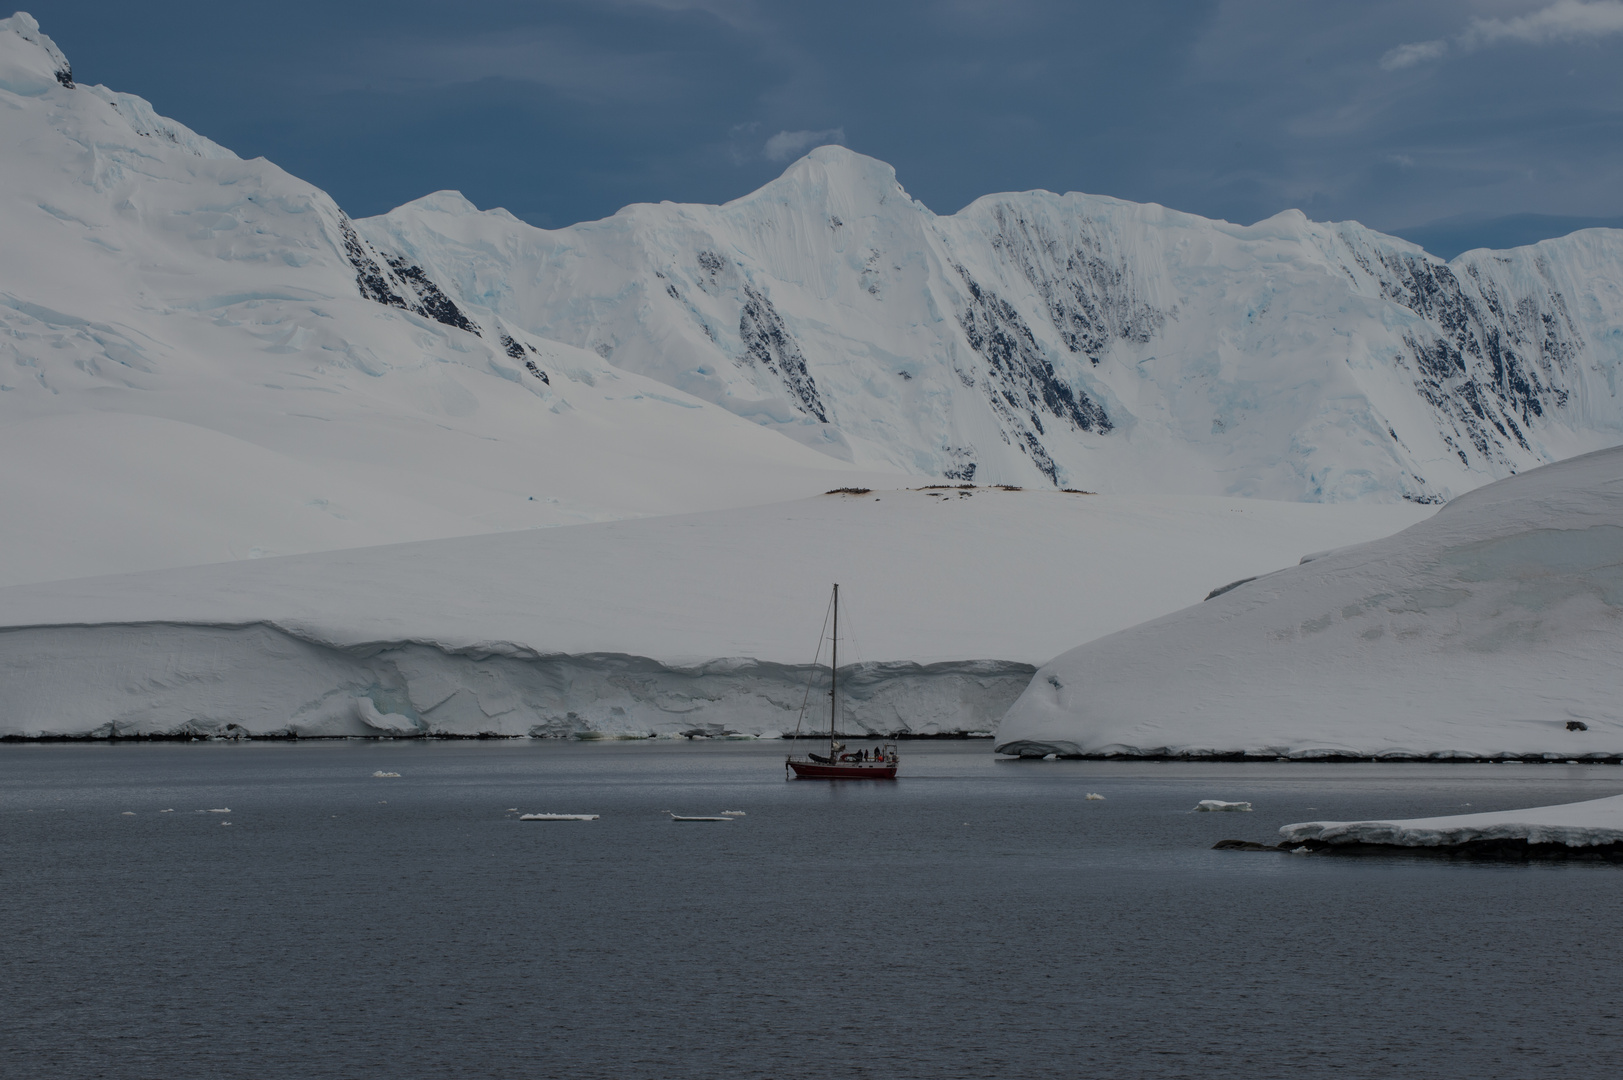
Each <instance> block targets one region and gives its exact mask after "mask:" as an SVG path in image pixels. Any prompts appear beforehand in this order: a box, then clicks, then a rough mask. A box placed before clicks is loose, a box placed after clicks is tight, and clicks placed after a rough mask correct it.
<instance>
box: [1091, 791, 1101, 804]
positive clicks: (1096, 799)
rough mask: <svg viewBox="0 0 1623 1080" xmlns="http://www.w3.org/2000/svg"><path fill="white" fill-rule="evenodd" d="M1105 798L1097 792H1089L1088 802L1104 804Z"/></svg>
mask: <svg viewBox="0 0 1623 1080" xmlns="http://www.w3.org/2000/svg"><path fill="white" fill-rule="evenodd" d="M1104 801H1105V797H1104V796H1103V795H1101V794H1099V793H1098V792H1097V791H1090V792H1088V802H1104Z"/></svg>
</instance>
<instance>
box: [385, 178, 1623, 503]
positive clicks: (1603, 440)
mask: <svg viewBox="0 0 1623 1080" xmlns="http://www.w3.org/2000/svg"><path fill="white" fill-rule="evenodd" d="M357 228H358V230H359V231H360V233H361V234H362V235H363V236H365V237H366V238H367V239H368V240H370V241H371V243H372V244H373V245H374V246H375V247H376V248H377V249H378V250H380V251H384V252H388V253H389V257H390V258H394V259H399V260H402V261H406V262H410V263H411V264H413V265H417V266H421V267H423V268H424V269H425V270H426V271H427V273H428V274H429V276H430V277H432V278H433V279H434V280H435V281H437V282H439V283H440V284H441V286H442V287H443V288H444V289H445V290H446V292H447V293H448V294H449V295H451V296H453V297H455V298H456V299H457V300H458V301H459V302H464V303H469V304H477V305H479V306H481V307H484V308H487V309H489V310H492V311H495V312H498V313H500V315H501V316H502V317H503V318H504V319H506V320H508V321H509V322H510V323H512V324H513V325H516V326H522V327H524V328H525V329H527V330H530V331H532V332H534V333H536V334H539V335H542V336H545V337H547V338H551V339H555V340H559V341H564V342H568V343H570V344H572V345H576V346H579V347H581V348H585V349H591V350H594V351H596V352H597V353H599V354H600V355H602V356H604V357H607V358H609V359H611V360H612V362H613V363H614V364H615V365H616V366H617V367H621V368H624V369H627V370H631V371H636V372H639V373H641V374H644V375H648V376H650V377H652V378H655V379H658V380H660V381H661V382H664V383H667V384H669V385H671V386H674V387H677V388H680V389H682V390H684V391H687V392H688V393H691V394H693V395H695V396H696V397H700V398H704V399H705V400H708V401H712V402H715V403H717V404H719V405H722V406H724V407H726V408H728V409H730V410H732V411H733V412H735V413H737V414H738V415H740V416H743V417H748V418H750V419H753V420H757V421H759V422H761V423H763V424H767V425H769V426H771V427H773V428H775V429H777V430H780V431H783V432H784V433H785V434H788V435H790V436H791V437H793V438H796V439H799V440H801V441H803V442H805V443H807V444H808V445H812V446H816V447H819V448H821V449H824V450H826V451H827V452H829V453H831V454H835V455H837V456H840V457H843V458H846V459H848V460H852V461H855V462H857V463H860V464H864V465H869V466H872V467H888V468H899V469H903V470H906V471H909V472H914V473H927V474H931V475H936V476H943V477H949V478H960V479H966V480H967V479H976V480H981V481H1006V482H1013V483H1033V482H1036V483H1052V484H1054V485H1057V486H1080V487H1085V488H1089V489H1100V490H1118V491H1126V490H1145V489H1150V490H1158V491H1185V492H1198V493H1205V494H1232V495H1247V496H1258V497H1264V498H1277V499H1308V500H1323V501H1338V500H1349V499H1370V498H1373V499H1385V500H1393V499H1397V498H1400V497H1401V498H1407V499H1411V500H1417V501H1421V502H1442V501H1443V500H1444V499H1445V498H1447V497H1449V496H1451V495H1453V494H1457V493H1459V492H1462V491H1466V490H1469V489H1470V488H1472V487H1475V486H1477V485H1478V484H1481V483H1484V482H1486V481H1489V480H1493V479H1497V478H1500V477H1504V476H1508V475H1510V474H1512V473H1514V472H1516V471H1519V470H1521V469H1525V468H1529V467H1532V466H1535V465H1539V464H1543V463H1545V462H1548V461H1552V460H1557V459H1559V458H1562V457H1566V456H1570V455H1572V454H1574V453H1577V452H1581V451H1585V450H1589V449H1595V448H1599V447H1604V446H1610V445H1614V444H1616V443H1617V442H1618V441H1619V440H1620V439H1623V399H1620V398H1619V396H1618V392H1617V381H1618V376H1619V370H1620V367H1623V231H1618V230H1605V229H1595V230H1588V231H1585V232H1581V233H1576V234H1573V235H1572V236H1568V237H1565V238H1562V239H1559V240H1550V241H1545V242H1543V243H1540V244H1538V245H1535V246H1533V247H1528V248H1520V249H1517V250H1514V251H1506V252H1487V251H1476V252H1470V253H1467V254H1465V255H1462V256H1460V257H1459V258H1457V259H1455V260H1454V261H1453V262H1452V263H1444V262H1442V261H1441V260H1438V259H1435V258H1432V257H1430V256H1428V255H1427V254H1425V253H1424V252H1423V251H1421V250H1420V249H1419V248H1417V247H1415V246H1413V245H1412V244H1409V243H1407V242H1405V241H1402V240H1398V239H1396V238H1393V237H1389V236H1383V235H1381V234H1379V233H1375V232H1372V231H1370V230H1368V229H1365V228H1363V227H1362V226H1360V225H1358V224H1356V223H1350V222H1349V223H1342V224H1333V225H1332V224H1319V223H1315V222H1311V221H1309V220H1307V219H1306V218H1305V217H1303V216H1302V214H1300V213H1298V212H1296V211H1290V212H1287V213H1283V214H1280V215H1278V216H1277V217H1274V218H1270V219H1269V220H1267V221H1263V222H1260V223H1258V224H1256V225H1252V226H1237V225H1231V224H1228V223H1227V222H1222V221H1211V220H1207V219H1204V218H1200V217H1196V216H1193V215H1190V214H1181V213H1178V212H1176V211H1172V210H1168V209H1165V208H1164V207H1160V206H1154V205H1139V204H1134V203H1128V202H1122V201H1120V200H1117V199H1110V198H1102V197H1098V196H1090V195H1080V194H1068V195H1054V194H1052V193H1049V192H1045V191H1034V192H1026V193H1023V194H1006V195H989V196H986V197H985V198H982V199H980V200H978V201H976V202H975V203H973V204H972V205H970V206H969V207H967V208H965V209H964V210H962V211H960V212H959V213H957V214H955V215H952V216H950V217H942V216H937V215H935V214H933V213H931V212H930V211H929V210H928V209H926V208H925V207H924V206H923V205H921V204H920V203H918V202H916V201H914V200H913V199H912V198H910V197H909V196H908V194H907V192H906V191H904V190H903V189H902V187H901V185H900V184H899V183H898V182H897V179H896V176H895V174H894V172H893V171H892V170H891V169H890V167H889V166H887V165H885V164H884V163H882V162H879V161H875V160H873V159H872V158H867V157H863V156H861V155H859V154H855V153H853V152H851V151H849V150H847V149H845V148H843V147H838V146H826V147H823V148H821V149H818V150H815V151H813V152H812V153H811V154H810V155H808V156H807V157H805V158H804V159H802V160H801V161H799V162H797V163H795V164H794V165H793V166H792V167H790V168H789V170H788V171H787V172H785V173H784V174H783V176H782V177H781V178H779V179H778V180H775V181H773V182H772V183H770V184H768V185H766V186H765V187H763V188H761V189H760V190H759V191H756V192H754V193H752V194H750V195H747V196H745V197H743V198H741V199H737V200H735V201H733V202H730V203H728V204H726V205H725V206H686V205H676V204H672V203H661V204H659V205H657V206H655V205H639V206H631V207H627V208H626V209H625V210H622V211H621V212H620V213H618V214H616V215H614V216H613V217H611V218H608V219H606V220H603V221H595V222H588V223H584V224H580V225H575V226H572V227H570V228H566V229H559V230H555V231H545V230H541V229H537V228H533V227H531V226H529V225H526V224H524V223H523V222H520V221H518V220H516V219H514V218H513V217H511V216H510V215H508V214H506V213H505V212H503V211H499V210H493V211H489V212H485V213H480V212H478V211H477V210H476V209H475V208H474V207H473V206H471V205H470V204H469V203H468V202H467V201H466V200H465V199H463V198H462V197H461V196H460V195H458V194H457V193H455V192H439V193H437V194H434V195H430V196H428V197H426V198H423V199H420V200H418V201H416V202H413V203H409V204H407V205H406V206H403V207H400V208H399V209H397V210H395V211H393V212H392V213H389V214H387V215H384V216H382V217H379V218H373V219H368V220H366V221H362V222H359V223H357Z"/></svg>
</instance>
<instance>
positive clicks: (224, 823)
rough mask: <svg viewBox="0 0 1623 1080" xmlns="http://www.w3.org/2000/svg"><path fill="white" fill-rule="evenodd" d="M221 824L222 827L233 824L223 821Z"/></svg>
mask: <svg viewBox="0 0 1623 1080" xmlns="http://www.w3.org/2000/svg"><path fill="white" fill-rule="evenodd" d="M220 824H221V825H229V824H231V823H230V822H229V821H222V822H220Z"/></svg>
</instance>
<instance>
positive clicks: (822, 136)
mask: <svg viewBox="0 0 1623 1080" xmlns="http://www.w3.org/2000/svg"><path fill="white" fill-rule="evenodd" d="M827 143H839V144H840V145H841V146H844V145H845V129H844V128H843V127H837V128H825V129H824V130H822V131H780V132H778V133H777V134H776V135H774V136H772V137H771V138H770V139H768V140H767V141H766V145H765V146H764V147H762V148H761V152H762V153H764V154H765V155H766V159H767V160H768V161H788V160H789V159H790V158H792V157H799V156H800V155H801V154H803V153H805V152H806V151H807V150H810V149H811V148H812V147H814V146H823V145H825V144H827Z"/></svg>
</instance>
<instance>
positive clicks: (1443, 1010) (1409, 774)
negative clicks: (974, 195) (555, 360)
mask: <svg viewBox="0 0 1623 1080" xmlns="http://www.w3.org/2000/svg"><path fill="white" fill-rule="evenodd" d="M903 751H904V754H905V763H904V764H905V769H906V776H905V779H903V780H900V781H898V782H896V783H894V784H845V785H832V784H826V783H821V784H820V783H812V782H806V781H800V782H795V783H785V782H784V781H783V779H782V773H781V770H780V767H779V764H780V762H781V757H782V753H783V747H782V745H781V744H767V745H762V744H750V743H732V744H700V745H690V744H651V743H640V744H624V743H621V744H579V743H573V744H572V743H555V742H546V743H532V742H526V741H519V742H504V743H439V744H427V745H418V744H409V743H370V742H346V743H315V744H310V743H306V744H299V745H287V744H250V745H217V744H200V745H138V746H122V745H121V746H62V745H54V746H29V745H12V746H3V747H0V900H3V903H4V912H5V920H6V926H5V934H4V938H3V944H0V987H3V988H4V989H3V991H0V997H3V999H4V1001H3V1005H0V1054H3V1055H4V1056H3V1058H0V1064H3V1066H4V1071H5V1073H6V1075H8V1076H16V1077H76V1078H78V1077H163V1078H189V1077H207V1078H236V1077H253V1078H269V1077H277V1078H279V1077H301V1078H302V1077H367V1078H370V1077H391V1078H392V1077H429V1076H434V1077H440V1076H452V1077H461V1076H469V1077H498V1078H507V1077H515V1078H517V1077H524V1078H530V1077H605V1078H621V1080H634V1078H664V1077H690V1076H691V1077H784V1078H788V1077H884V1078H890V1077H922V1078H937V1077H1081V1076H1100V1077H1115V1078H1130V1077H1200V1078H1212V1077H1236V1078H1242V1077H1243V1078H1246V1080H1257V1078H1263V1077H1273V1076H1291V1077H1319V1076H1328V1075H1345V1076H1349V1077H1370V1076H1400V1077H1409V1076H1415V1077H1425V1078H1427V1080H1439V1078H1446V1077H1460V1078H1466V1077H1469V1078H1472V1080H1480V1078H1483V1077H1529V1076H1541V1075H1550V1076H1560V1077H1563V1078H1573V1077H1612V1076H1616V1075H1618V1070H1619V1068H1620V1066H1619V1064H1618V1063H1619V1061H1623V1000H1620V999H1623V930H1620V927H1623V918H1620V916H1623V873H1620V871H1619V870H1618V869H1616V868H1613V867H1610V866H1604V865H1602V866H1593V865H1570V866H1568V865H1562V866H1551V865H1546V866H1527V867H1524V866H1501V865H1457V864H1452V863H1446V862H1433V861H1428V860H1424V859H1398V860H1352V859H1348V860H1337V859H1332V858H1324V857H1307V858H1304V857H1290V856H1282V855H1279V856H1276V855H1260V854H1246V853H1235V852H1213V851H1210V850H1208V848H1209V847H1210V845H1211V844H1212V843H1213V842H1214V841H1216V840H1219V839H1222V838H1224V837H1229V836H1238V837H1242V838H1249V839H1263V840H1271V839H1272V835H1273V830H1274V829H1276V828H1277V827H1278V826H1279V825H1281V824H1284V823H1286V822H1290V821H1298V820H1303V819H1312V818H1357V817H1375V816H1381V817H1386V816H1397V815H1401V816H1412V815H1419V814H1431V813H1445V812H1464V811H1465V810H1467V809H1471V810H1486V809H1495V808H1504V807H1510V806H1516V805H1534V804H1538V803H1548V802H1558V801H1566V800H1571V799H1578V798H1590V797H1598V796H1600V795H1607V794H1615V793H1617V792H1619V791H1623V769H1620V768H1616V767H1611V768H1608V767H1605V766H1481V765H1452V766H1423V765H1404V766H1399V765H1393V766H1375V765H1297V764H1261V765H1205V766H1200V765H1176V764H1153V763H1151V764H1141V765H1125V764H1111V763H1092V762H1042V763H1017V762H997V761H994V760H993V759H992V757H991V754H990V752H989V747H988V745H987V744H986V743H981V742H977V743H956V744H940V743H936V744H904V746H903ZM376 770H384V771H391V772H399V773H401V774H402V775H401V777H400V778H398V779H379V778H374V777H372V775H371V774H372V773H373V772H374V771H376ZM1089 791H1096V792H1099V793H1101V794H1103V795H1105V796H1106V800H1105V801H1103V802H1098V801H1094V802H1089V801H1086V800H1085V799H1084V796H1085V795H1086V793H1087V792H1089ZM1201 798H1223V799H1249V800H1251V801H1252V802H1254V803H1255V804H1256V807H1257V812H1255V813H1252V814H1248V815H1236V814H1192V813H1189V812H1188V811H1189V809H1190V808H1191V807H1192V806H1193V805H1194V804H1195V802H1196V801H1197V800H1198V799H1201ZM1466 804H1470V805H1469V806H1467V805H1466ZM215 807H229V808H230V810H231V812H230V813H229V814H208V813H197V811H198V810H206V809H209V808H215ZM509 807H519V808H521V809H523V810H525V811H551V812H590V813H598V814H601V815H602V818H601V820H598V821H594V822H587V823H557V824H552V823H528V822H526V823H520V822H519V821H517V820H516V815H513V814H510V813H508V812H507V808H509ZM166 808H173V809H174V811H175V812H174V813H170V814H165V813H160V812H159V811H162V810H164V809H166ZM666 809H670V810H675V811H677V812H679V813H680V812H686V813H716V812H718V811H721V810H734V809H737V810H744V811H746V812H747V814H748V816H747V817H744V818H742V819H740V820H737V821H735V822H732V823H728V824H677V823H673V822H672V821H670V820H669V819H668V818H666V817H664V816H662V815H661V814H660V811H662V810H666ZM124 811H133V812H134V814H135V816H133V817H131V816H125V815H124ZM222 820H224V821H230V822H231V824H230V826H224V825H222V823H221V822H222Z"/></svg>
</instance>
